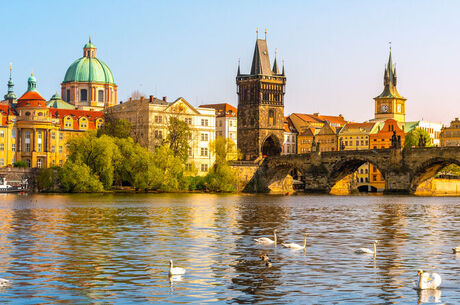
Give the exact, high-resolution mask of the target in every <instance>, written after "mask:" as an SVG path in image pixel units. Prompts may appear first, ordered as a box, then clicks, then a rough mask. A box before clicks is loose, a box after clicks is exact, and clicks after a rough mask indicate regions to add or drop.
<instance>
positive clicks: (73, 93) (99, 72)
mask: <svg viewBox="0 0 460 305" xmlns="http://www.w3.org/2000/svg"><path fill="white" fill-rule="evenodd" d="M96 51H97V49H96V47H95V46H94V45H93V44H92V43H91V38H90V39H89V41H88V43H86V44H85V46H84V47H83V57H81V58H79V59H77V60H76V61H75V62H74V63H72V64H71V65H70V67H69V68H68V69H67V72H66V73H65V77H64V81H63V82H62V84H61V96H62V97H63V99H64V100H65V101H66V102H68V103H70V104H72V105H74V106H75V107H76V108H77V109H79V110H98V111H101V110H103V109H105V108H107V107H111V106H113V105H115V104H116V103H117V85H116V84H115V82H114V79H113V75H112V71H111V70H110V69H109V67H108V66H107V65H106V64H105V63H104V62H103V61H102V60H100V59H99V58H97V57H96Z"/></svg>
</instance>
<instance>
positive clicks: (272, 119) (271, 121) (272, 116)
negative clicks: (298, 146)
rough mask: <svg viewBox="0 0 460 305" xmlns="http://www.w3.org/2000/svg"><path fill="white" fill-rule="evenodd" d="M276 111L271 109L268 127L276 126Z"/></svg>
mask: <svg viewBox="0 0 460 305" xmlns="http://www.w3.org/2000/svg"><path fill="white" fill-rule="evenodd" d="M275 119H276V118H275V110H274V109H270V110H268V126H274V125H275Z"/></svg>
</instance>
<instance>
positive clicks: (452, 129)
mask: <svg viewBox="0 0 460 305" xmlns="http://www.w3.org/2000/svg"><path fill="white" fill-rule="evenodd" d="M440 138H441V146H460V120H459V119H458V118H455V120H453V121H452V122H450V126H449V127H443V128H442V131H441V136H440Z"/></svg>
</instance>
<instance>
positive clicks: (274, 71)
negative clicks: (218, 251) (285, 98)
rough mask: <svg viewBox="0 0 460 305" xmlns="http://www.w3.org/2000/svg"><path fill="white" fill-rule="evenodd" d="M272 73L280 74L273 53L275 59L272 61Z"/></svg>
mask: <svg viewBox="0 0 460 305" xmlns="http://www.w3.org/2000/svg"><path fill="white" fill-rule="evenodd" d="M272 70H273V74H280V69H278V63H277V62H276V55H275V61H274V62H273V69H272Z"/></svg>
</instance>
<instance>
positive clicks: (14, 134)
mask: <svg viewBox="0 0 460 305" xmlns="http://www.w3.org/2000/svg"><path fill="white" fill-rule="evenodd" d="M11 136H12V137H13V138H16V129H13V132H12V133H11Z"/></svg>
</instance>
